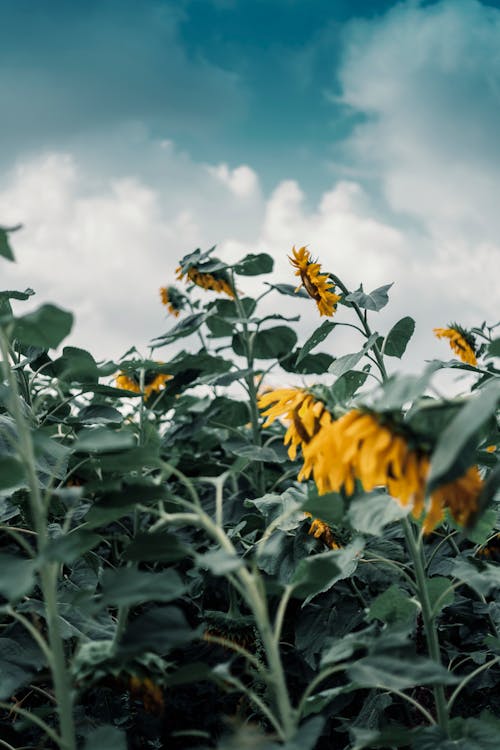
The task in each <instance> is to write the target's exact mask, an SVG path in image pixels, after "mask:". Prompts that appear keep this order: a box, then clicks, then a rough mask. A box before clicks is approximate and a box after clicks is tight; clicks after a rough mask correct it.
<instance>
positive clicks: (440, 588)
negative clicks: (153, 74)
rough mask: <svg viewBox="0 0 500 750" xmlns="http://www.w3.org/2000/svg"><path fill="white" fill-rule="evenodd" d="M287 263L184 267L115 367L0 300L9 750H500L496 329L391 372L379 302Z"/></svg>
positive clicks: (206, 258) (0, 719)
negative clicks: (409, 370)
mask: <svg viewBox="0 0 500 750" xmlns="http://www.w3.org/2000/svg"><path fill="white" fill-rule="evenodd" d="M12 240H13V237H12V236H11V232H10V231H9V230H7V229H0V255H2V256H3V258H4V260H5V261H11V262H12V261H14V254H13V250H12ZM288 252H289V253H290V256H289V258H290V277H289V279H288V282H289V283H281V281H282V280H280V283H275V281H274V280H273V276H272V271H273V259H272V258H271V257H270V256H269V255H267V254H265V253H257V254H254V253H250V254H248V255H246V256H245V257H244V258H242V259H241V260H240V261H239V262H237V263H235V264H233V265H228V264H226V263H224V262H222V261H221V260H219V259H218V258H217V257H216V255H215V254H214V253H215V249H214V248H212V249H211V250H209V251H202V250H199V249H198V250H196V251H194V252H192V253H190V254H188V255H185V256H184V257H183V258H182V259H181V260H180V262H179V267H178V269H177V278H176V279H172V280H171V283H170V284H169V283H167V285H166V286H164V287H162V288H161V289H160V291H159V297H158V310H159V320H160V319H161V314H162V312H164V313H165V315H166V317H167V321H168V323H167V328H168V330H167V331H166V333H163V334H162V335H159V336H156V337H155V338H154V339H153V340H152V343H151V344H150V345H149V350H148V355H147V356H144V355H142V354H140V353H139V351H138V350H136V349H135V348H133V349H130V350H129V351H128V352H127V353H126V354H125V355H124V357H123V358H122V359H121V360H120V361H118V362H115V361H96V359H95V358H94V357H93V356H92V353H90V352H88V351H86V350H84V349H80V348H76V347H73V346H64V345H63V342H64V339H65V337H66V336H67V335H68V334H69V333H70V331H71V327H72V322H73V317H72V315H71V313H69V312H67V311H66V310H63V309H61V308H59V307H58V306H56V305H54V304H43V305H41V306H39V307H38V308H36V309H34V310H33V311H31V312H28V313H24V314H23V311H22V302H23V301H26V300H29V299H30V297H31V296H32V294H33V291H32V290H31V289H26V290H23V291H15V290H11V291H2V292H0V346H1V364H2V378H1V380H0V540H1V550H0V625H1V633H0V750H2V749H3V748H6V749H7V750H34V749H35V748H36V749H37V750H42V749H47V750H48V749H49V748H50V749H54V750H76V749H77V748H78V749H79V750H126V749H127V748H128V750H147V749H149V748H151V749H152V750H153V749H154V750H161V749H162V748H168V750H182V749H183V748H200V749H204V748H219V749H220V750H244V749H245V748H248V749H249V750H250V749H252V750H280V748H283V750H315V749H316V750H363V748H381V749H383V748H384V749H388V750H410V749H413V750H487V749H488V748H491V750H497V748H498V737H499V736H500V601H499V600H498V594H499V592H500V516H499V512H498V511H499V506H498V503H499V500H500V494H499V492H498V488H499V485H500V468H499V462H498V456H499V452H500V431H499V422H498V409H499V404H500V369H499V367H498V357H499V356H500V338H499V337H498V327H497V326H498V324H495V321H489V322H483V323H481V324H478V326H477V327H475V328H472V329H465V328H463V327H462V326H461V325H460V324H459V323H454V322H453V323H448V324H446V323H445V321H437V323H440V324H441V325H446V327H441V328H436V329H435V331H434V335H435V336H437V337H438V338H440V339H441V341H440V344H439V345H440V346H441V347H442V352H443V360H442V361H441V360H440V361H437V360H435V361H432V362H427V363H425V365H424V366H422V369H421V372H419V373H418V374H397V371H398V364H399V360H401V358H402V357H403V356H404V354H405V350H406V348H407V344H408V342H409V341H410V339H411V337H412V335H413V332H414V328H415V322H414V320H413V319H412V318H411V317H409V316H406V317H403V318H402V319H400V320H398V321H397V322H395V323H394V325H393V326H392V327H391V328H390V330H388V331H385V332H384V331H383V332H378V331H377V330H376V327H375V326H376V319H377V317H376V316H377V312H378V311H379V310H381V309H382V308H383V307H384V306H385V305H386V304H387V303H388V301H389V288H390V285H389V284H388V285H385V286H381V287H379V288H378V289H375V290H373V291H372V292H370V293H367V292H365V291H364V290H363V287H362V286H359V288H357V289H356V290H355V291H353V290H352V289H350V288H349V287H348V286H346V284H345V283H344V282H343V280H341V279H339V278H338V277H337V276H335V275H334V273H331V272H330V270H329V269H328V268H325V267H323V266H322V265H321V264H320V263H319V262H318V261H317V260H316V259H315V258H314V257H313V255H312V253H311V251H310V250H308V249H307V248H304V247H302V248H299V249H296V248H293V249H292V250H291V251H290V250H289V251H288ZM284 253H286V249H285V250H284ZM260 276H262V280H260V279H257V280H256V277H260ZM250 277H251V278H250ZM165 281H166V282H168V281H169V280H165ZM250 281H251V284H250ZM258 284H260V289H261V291H260V292H259V293H258V294H256V295H254V296H249V295H248V294H246V293H245V286H246V285H248V286H251V288H252V289H255V288H256V287H257V285H258ZM297 285H298V286H297ZM153 293H157V292H156V290H153ZM268 295H273V296H274V297H275V298H276V304H275V306H274V309H277V310H279V309H280V299H281V300H283V299H284V297H288V301H290V298H297V297H303V298H305V299H307V300H308V303H307V304H308V305H310V311H311V312H310V314H311V316H312V315H314V316H316V318H317V321H318V325H317V327H316V329H315V330H314V332H313V333H312V335H310V336H309V337H308V338H306V340H304V341H299V337H300V330H299V329H298V328H297V325H296V324H297V320H298V319H297V317H292V318H290V317H287V316H286V315H282V314H279V313H273V314H265V313H263V312H262V307H263V305H262V304H261V302H262V300H264V299H265V298H267V297H268ZM266 301H267V299H266ZM162 306H163V307H162ZM13 308H15V312H14V309H13ZM340 326H344V327H347V328H348V329H349V335H350V336H351V335H352V347H351V348H352V353H350V354H346V355H343V356H338V357H337V356H336V355H335V350H336V346H335V333H336V329H337V330H338V328H339V327H340ZM429 335H430V336H432V332H429ZM450 369H453V370H454V372H455V374H456V375H459V374H461V375H462V376H463V378H462V379H461V380H460V383H461V384H463V388H462V391H461V392H460V393H459V394H458V395H453V396H450V395H447V394H443V393H441V392H440V391H439V389H437V387H436V386H435V376H436V373H438V371H443V370H450ZM277 383H278V384H279V387H277V386H276V384H277Z"/></svg>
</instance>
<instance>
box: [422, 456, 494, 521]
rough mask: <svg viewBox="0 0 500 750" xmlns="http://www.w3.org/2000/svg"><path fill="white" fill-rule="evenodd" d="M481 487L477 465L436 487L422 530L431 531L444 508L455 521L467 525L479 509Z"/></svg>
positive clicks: (481, 481)
mask: <svg viewBox="0 0 500 750" xmlns="http://www.w3.org/2000/svg"><path fill="white" fill-rule="evenodd" d="M482 489H483V480H482V479H481V476H480V474H479V470H478V468H477V466H471V467H470V468H469V469H467V471H466V472H465V474H463V475H462V476H461V477H458V478H457V479H454V480H453V481H452V482H448V483H447V484H443V485H441V487H438V488H437V489H436V490H434V492H433V493H432V495H431V502H430V507H429V511H428V513H427V516H426V517H425V521H424V532H425V533H426V534H427V533H428V532H429V531H432V530H433V529H434V528H435V527H436V526H437V525H438V524H439V523H440V522H441V521H442V520H443V518H444V511H445V509H446V508H448V510H449V511H450V513H451V515H452V516H453V518H454V519H455V521H456V522H457V523H459V524H460V525H461V526H468V525H469V523H470V521H471V520H472V519H473V517H474V516H475V514H476V513H477V511H478V509H479V502H478V501H479V496H480V494H481V491H482Z"/></svg>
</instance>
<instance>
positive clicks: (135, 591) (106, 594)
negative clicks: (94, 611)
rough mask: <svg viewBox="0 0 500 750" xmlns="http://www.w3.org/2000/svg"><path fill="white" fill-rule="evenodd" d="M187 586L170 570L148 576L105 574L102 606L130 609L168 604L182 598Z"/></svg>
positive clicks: (135, 572) (129, 570)
mask: <svg viewBox="0 0 500 750" xmlns="http://www.w3.org/2000/svg"><path fill="white" fill-rule="evenodd" d="M185 591H186V586H185V585H184V583H183V582H182V580H181V578H180V576H179V574H178V573H177V572H176V571H175V570H174V569H173V568H169V569H168V570H164V571H161V572H159V573H148V572H145V571H141V570H135V569H134V568H121V569H118V570H105V571H104V574H103V577H102V599H101V602H100V603H101V605H109V604H111V605H113V606H115V607H132V606H135V605H136V604H142V603H143V602H147V601H152V602H171V601H173V600H174V599H177V598H178V597H180V596H182V595H183V594H184V593H185Z"/></svg>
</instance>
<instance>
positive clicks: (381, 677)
mask: <svg viewBox="0 0 500 750" xmlns="http://www.w3.org/2000/svg"><path fill="white" fill-rule="evenodd" d="M348 674H349V677H350V679H351V680H352V681H353V682H354V683H355V684H356V685H357V686H358V687H365V688H372V687H374V688H386V689H389V690H391V689H395V690H406V688H409V687H415V685H433V684H439V685H453V684H455V683H457V682H459V681H460V678H459V677H455V676H453V675H452V674H451V672H449V671H448V670H447V669H445V668H444V667H443V666H441V664H437V663H436V662H435V661H433V660H432V659H427V658H425V657H423V656H412V658H411V659H408V658H407V659H405V661H404V667H403V668H402V660H401V658H400V657H395V656H387V655H383V656H382V655H380V656H366V657H364V658H363V659H359V660H358V661H357V662H356V663H355V664H353V665H352V666H351V667H349V670H348Z"/></svg>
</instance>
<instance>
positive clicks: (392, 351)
mask: <svg viewBox="0 0 500 750" xmlns="http://www.w3.org/2000/svg"><path fill="white" fill-rule="evenodd" d="M414 331H415V321H414V320H413V318H410V317H409V316H406V317H404V318H401V320H398V322H397V323H396V324H395V325H394V326H393V327H392V328H391V330H390V331H389V333H388V334H387V337H386V339H385V343H384V348H383V353H384V354H386V355H387V356H388V357H398V358H399V359H401V357H402V356H403V354H404V353H405V350H406V347H407V345H408V342H409V340H410V339H411V337H412V336H413V332H414Z"/></svg>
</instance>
